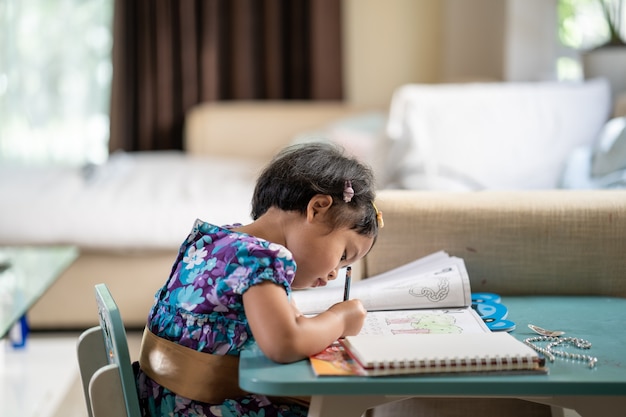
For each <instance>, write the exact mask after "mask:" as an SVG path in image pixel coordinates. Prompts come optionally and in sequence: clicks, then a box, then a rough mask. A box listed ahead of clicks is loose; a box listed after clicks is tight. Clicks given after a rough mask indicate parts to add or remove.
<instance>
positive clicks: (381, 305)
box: [292, 252, 471, 314]
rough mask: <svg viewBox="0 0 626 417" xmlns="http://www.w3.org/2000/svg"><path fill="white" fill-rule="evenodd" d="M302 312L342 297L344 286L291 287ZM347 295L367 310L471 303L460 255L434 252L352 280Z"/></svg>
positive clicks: (317, 309)
mask: <svg viewBox="0 0 626 417" xmlns="http://www.w3.org/2000/svg"><path fill="white" fill-rule="evenodd" d="M292 294H293V297H294V300H295V303H296V306H298V308H299V309H300V311H301V312H302V313H303V314H317V313H320V312H322V311H324V310H326V309H328V308H329V307H330V306H331V305H333V304H335V303H338V302H340V301H342V299H343V289H342V288H339V287H336V286H334V287H327V288H318V289H309V290H298V291H294V292H293V293H292ZM350 298H358V299H360V300H361V301H362V302H363V305H364V306H365V308H366V309H367V310H368V311H377V310H400V309H418V308H431V309H434V308H460V307H468V306H470V305H471V291H470V284H469V276H468V274H467V270H466V269H465V263H464V262H463V260H462V259H460V258H457V257H451V256H449V255H448V254H446V253H445V252H437V253H435V254H432V255H429V256H427V257H425V258H421V259H418V260H416V261H413V262H410V263H408V264H406V265H403V266H400V267H398V268H395V269H393V270H391V271H387V272H384V273H382V274H380V275H376V276H373V277H370V278H366V279H364V280H362V281H358V282H354V283H352V290H351V293H350Z"/></svg>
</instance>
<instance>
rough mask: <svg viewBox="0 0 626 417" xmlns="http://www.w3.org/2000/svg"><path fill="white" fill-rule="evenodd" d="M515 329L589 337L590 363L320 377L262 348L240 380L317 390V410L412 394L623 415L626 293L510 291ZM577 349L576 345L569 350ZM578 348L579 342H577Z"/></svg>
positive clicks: (330, 412) (273, 389) (342, 416)
mask: <svg viewBox="0 0 626 417" xmlns="http://www.w3.org/2000/svg"><path fill="white" fill-rule="evenodd" d="M502 303H503V304H505V305H506V306H507V307H508V309H509V316H508V319H509V320H512V321H513V322H515V323H516V324H517V328H516V329H515V330H514V331H513V332H512V333H511V334H512V335H514V336H515V337H517V338H518V339H520V340H523V339H525V338H527V337H531V336H536V335H535V334H534V333H532V332H531V330H530V329H528V327H527V325H528V324H529V323H532V324H535V325H538V326H541V327H544V328H547V329H558V330H564V331H565V332H567V335H566V336H572V337H580V338H584V339H587V340H589V341H590V342H591V343H592V348H591V349H590V350H588V351H582V353H585V354H588V355H591V356H596V357H597V358H598V364H597V366H596V368H594V369H590V368H588V367H587V366H586V364H584V363H582V362H575V361H570V360H565V359H556V360H555V361H554V362H549V363H548V365H549V368H550V369H549V373H548V374H547V375H513V376H511V375H507V376H505V375H492V376H486V375H479V376H477V375H474V376H458V375H454V376H450V375H448V376H446V375H436V376H400V377H384V378H372V377H369V378H368V377H316V376H315V375H314V374H313V372H312V370H311V368H310V365H309V362H308V360H303V361H299V362H295V363H292V364H287V365H280V364H277V363H274V362H272V361H270V360H269V359H267V358H266V357H265V356H264V355H263V353H262V352H260V350H258V349H255V350H250V351H245V352H243V353H242V356H241V361H240V365H239V384H240V386H241V388H243V389H244V390H246V391H250V392H255V393H259V394H265V395H288V396H312V401H311V408H310V411H309V416H310V417H316V416H324V417H351V416H354V417H358V416H361V414H362V413H363V412H364V411H365V410H366V409H368V408H371V407H374V406H376V405H379V404H384V403H387V402H392V401H397V400H400V399H403V398H410V397H499V398H519V399H524V400H528V401H533V402H538V403H543V404H548V405H551V406H553V407H555V408H553V410H560V408H561V407H563V408H569V409H574V410H576V411H577V412H578V413H579V414H580V415H581V416H583V417H586V416H590V417H595V416H623V415H625V414H624V413H625V411H624V410H626V299H622V298H611V297H566V296H563V297H503V299H502ZM568 350H572V349H568ZM573 350H575V349H573Z"/></svg>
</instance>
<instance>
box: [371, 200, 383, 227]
mask: <svg viewBox="0 0 626 417" xmlns="http://www.w3.org/2000/svg"><path fill="white" fill-rule="evenodd" d="M372 206H374V211H375V212H376V222H377V223H378V228H379V229H382V228H383V227H385V221H384V220H383V212H382V211H379V210H378V207H376V204H375V203H374V202H373V201H372Z"/></svg>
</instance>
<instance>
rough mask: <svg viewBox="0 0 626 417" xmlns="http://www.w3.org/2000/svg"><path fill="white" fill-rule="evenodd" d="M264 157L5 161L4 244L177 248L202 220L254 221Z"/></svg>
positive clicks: (0, 182) (0, 169)
mask: <svg viewBox="0 0 626 417" xmlns="http://www.w3.org/2000/svg"><path fill="white" fill-rule="evenodd" d="M259 169H260V166H259V165H258V163H252V162H249V161H247V162H245V161H240V160H233V159H227V158H211V157H192V156H188V155H185V154H183V153H182V152H139V153H120V154H115V155H113V156H112V157H111V158H109V161H108V162H107V163H106V164H105V165H103V166H99V167H94V168H93V169H89V170H87V171H85V170H80V169H76V168H70V167H65V168H63V167H48V168H36V167H16V166H9V165H6V164H5V165H2V166H0V194H1V195H2V199H0V212H1V213H2V215H1V216H0V231H1V232H0V245H32V244H61V243H62V244H74V245H78V246H80V247H81V248H96V249H116V250H118V249H119V250H126V249H136V250H146V249H172V248H173V249H177V248H178V247H179V246H180V244H181V243H182V241H183V239H184V238H185V237H186V236H187V234H188V233H189V231H190V230H191V228H192V226H193V223H194V220H195V219H197V218H201V219H202V220H206V221H209V222H212V223H215V224H218V225H219V224H232V223H237V222H240V223H247V222H249V221H250V214H249V213H250V208H251V206H250V202H251V199H252V193H253V189H254V183H255V180H256V176H257V175H258V172H259Z"/></svg>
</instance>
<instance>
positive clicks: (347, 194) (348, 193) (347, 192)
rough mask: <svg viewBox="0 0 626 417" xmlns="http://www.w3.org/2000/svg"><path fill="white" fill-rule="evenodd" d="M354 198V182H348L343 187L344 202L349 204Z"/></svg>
mask: <svg viewBox="0 0 626 417" xmlns="http://www.w3.org/2000/svg"><path fill="white" fill-rule="evenodd" d="M352 197H354V189H353V188H352V181H350V180H346V182H345V183H344V186H343V201H345V202H346V203H349V202H350V201H352Z"/></svg>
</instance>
